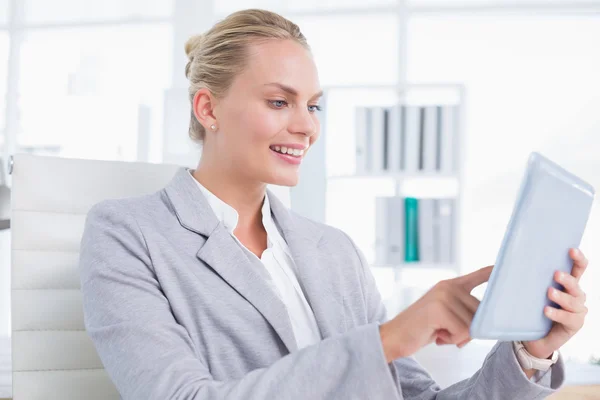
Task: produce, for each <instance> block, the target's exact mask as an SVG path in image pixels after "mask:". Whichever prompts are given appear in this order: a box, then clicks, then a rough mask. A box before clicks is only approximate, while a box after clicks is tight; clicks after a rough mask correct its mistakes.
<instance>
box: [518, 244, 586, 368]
mask: <svg viewBox="0 0 600 400" xmlns="http://www.w3.org/2000/svg"><path fill="white" fill-rule="evenodd" d="M569 255H570V257H571V258H572V259H573V269H572V271H571V274H570V275H569V274H567V273H564V272H560V271H556V272H555V273H554V280H555V281H556V282H558V283H560V284H561V285H562V286H563V287H564V288H565V289H564V291H560V290H557V289H555V288H553V287H550V288H549V289H548V298H549V299H550V300H552V301H553V302H555V303H556V304H558V305H560V306H561V307H562V309H558V308H555V307H551V306H546V308H545V309H544V314H545V315H546V316H547V317H548V318H549V319H551V320H552V321H554V324H553V326H552V329H551V330H550V332H549V333H548V335H547V336H546V337H544V338H542V339H539V340H534V341H530V342H524V343H523V344H524V345H525V348H526V349H527V351H528V352H529V353H530V354H531V355H533V356H534V357H537V358H548V357H550V356H551V355H552V353H553V352H554V351H555V350H558V349H559V348H560V347H561V346H562V345H564V344H565V343H566V342H567V341H569V339H571V337H573V335H575V334H576V333H577V332H578V331H579V330H580V329H581V327H582V326H583V322H584V320H585V316H586V314H587V312H588V309H587V307H586V306H585V299H586V296H585V293H584V292H583V290H581V287H579V280H580V279H581V276H582V275H583V273H584V272H585V269H586V268H587V266H588V260H587V259H586V258H585V256H584V255H583V253H582V252H581V251H580V250H579V249H570V250H569Z"/></svg>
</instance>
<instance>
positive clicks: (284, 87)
mask: <svg viewBox="0 0 600 400" xmlns="http://www.w3.org/2000/svg"><path fill="white" fill-rule="evenodd" d="M269 85H271V86H277V87H278V88H279V89H281V90H283V91H284V92H288V93H289V94H291V95H292V96H298V91H297V90H296V89H294V88H293V87H290V86H287V85H284V84H282V83H278V82H271V83H265V86H269ZM321 96H323V91H322V90H320V91H319V92H318V93H316V94H315V95H314V96H313V97H311V98H316V97H321Z"/></svg>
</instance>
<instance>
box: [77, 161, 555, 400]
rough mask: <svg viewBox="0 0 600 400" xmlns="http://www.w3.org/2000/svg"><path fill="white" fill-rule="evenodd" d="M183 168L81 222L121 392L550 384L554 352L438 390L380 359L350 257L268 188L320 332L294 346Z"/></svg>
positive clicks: (314, 393) (414, 395)
mask: <svg viewBox="0 0 600 400" xmlns="http://www.w3.org/2000/svg"><path fill="white" fill-rule="evenodd" d="M187 174H188V172H187V171H186V170H185V169H184V168H181V169H180V170H179V171H178V173H177V174H176V175H175V177H174V178H173V180H172V181H171V182H170V183H169V184H168V185H167V186H166V187H165V188H164V189H163V190H161V191H159V192H157V193H154V194H150V195H147V196H143V197H136V198H128V199H121V200H108V201H104V202H101V203H99V204H97V205H95V206H94V207H93V208H92V209H91V211H90V212H89V214H88V216H87V219H86V225H85V231H84V234H83V238H82V243H81V258H80V268H81V285H82V292H83V304H84V315H85V326H86V329H87V332H88V334H89V335H90V337H91V338H92V340H93V342H94V344H95V346H96V349H97V351H98V354H99V356H100V358H101V360H102V362H103V364H104V366H105V368H106V370H107V372H108V374H109V376H110V378H111V379H112V380H113V382H114V383H115V385H116V387H117V389H118V390H119V392H120V394H121V396H122V397H123V398H125V399H140V400H148V399H160V400H166V399H206V400H212V399H232V400H233V399H235V400H248V399H344V400H348V399H538V398H543V397H545V396H547V395H549V394H550V393H552V392H553V388H557V387H558V386H559V385H560V384H561V383H562V381H563V375H564V373H563V371H564V370H563V364H562V361H560V362H559V363H558V364H557V365H555V366H554V367H553V370H552V372H551V373H548V374H546V375H545V377H544V378H543V379H542V381H541V382H540V384H536V383H533V382H531V381H529V380H528V379H527V378H526V376H525V375H524V373H523V372H522V370H521V369H520V368H519V366H518V364H517V361H516V358H515V356H514V353H513V350H512V347H511V344H510V343H498V344H497V345H496V346H495V347H494V348H493V350H492V351H491V352H490V354H489V355H488V356H487V357H486V359H485V362H484V363H483V367H482V368H481V370H479V371H478V372H477V373H476V374H475V375H474V376H473V377H472V378H470V379H467V380H464V381H462V382H458V383H456V384H455V385H453V386H451V387H449V388H446V389H444V390H440V387H439V386H438V385H437V384H436V383H435V382H434V381H433V380H432V379H431V377H430V376H429V375H428V373H427V372H426V371H425V370H423V368H422V367H421V366H420V365H419V364H418V363H417V362H416V361H415V360H414V359H413V358H412V357H411V358H402V359H398V360H396V361H394V362H393V363H390V364H388V363H386V360H385V358H384V354H383V349H382V345H381V340H380V336H379V329H378V327H379V324H380V323H382V322H384V321H386V319H387V318H386V313H385V309H384V306H383V305H382V301H381V297H380V295H379V293H378V291H377V288H376V285H375V282H374V280H373V276H372V275H371V272H370V270H369V267H368V265H367V263H366V262H365V259H364V256H363V253H362V252H361V251H360V250H359V249H358V248H357V247H356V245H355V244H354V242H353V241H352V240H351V239H350V238H349V236H348V235H346V234H345V233H344V232H342V231H340V230H339V229H335V228H333V227H331V226H327V225H324V224H320V223H317V222H314V221H311V220H309V219H306V218H303V217H301V216H300V215H297V214H296V213H294V212H292V211H290V210H289V209H287V208H286V207H285V206H284V205H283V204H282V203H281V202H280V200H278V199H277V198H276V197H275V196H274V195H273V193H272V192H271V191H269V190H268V191H267V194H268V196H269V201H270V202H271V207H272V213H273V217H274V218H275V221H276V223H277V225H279V227H280V230H281V233H282V235H283V236H284V238H285V240H286V242H287V243H288V245H289V248H290V250H291V252H292V255H293V258H294V260H295V263H296V266H297V271H296V272H297V275H298V280H299V282H300V285H301V286H302V289H303V290H304V292H305V294H306V297H307V300H308V302H309V303H310V305H311V307H312V309H313V311H314V314H315V317H316V320H317V323H318V326H319V329H320V331H321V335H322V337H323V340H322V341H321V342H319V343H317V344H315V345H313V346H309V347H307V348H304V349H302V350H298V349H297V347H296V343H295V339H294V334H293V331H292V327H291V325H290V322H289V319H288V316H287V313H286V309H285V306H284V304H283V303H282V301H281V300H280V299H279V297H278V296H277V294H276V293H275V292H274V291H273V289H272V288H271V287H270V286H269V285H268V284H267V282H266V279H265V275H264V274H265V272H264V267H263V266H262V265H261V264H260V263H259V261H258V260H255V261H253V259H252V258H251V257H249V256H248V255H247V254H246V253H245V252H244V251H243V250H242V249H241V247H240V246H239V245H238V244H237V243H236V241H235V240H234V239H233V238H232V237H231V235H230V234H229V233H228V231H227V230H226V229H225V228H224V226H223V224H222V223H220V222H219V220H218V219H217V217H216V216H215V215H214V213H213V212H212V209H211V208H210V206H209V204H208V202H207V201H206V199H205V198H204V197H203V196H202V195H201V192H200V191H199V190H198V187H197V186H196V185H195V184H194V182H193V181H191V180H190V177H189V176H187ZM449 362H451V361H449Z"/></svg>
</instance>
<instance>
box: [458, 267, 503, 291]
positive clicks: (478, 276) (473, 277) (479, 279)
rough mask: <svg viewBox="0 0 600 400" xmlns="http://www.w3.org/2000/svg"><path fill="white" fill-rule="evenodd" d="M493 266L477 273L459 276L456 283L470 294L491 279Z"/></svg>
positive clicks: (481, 269)
mask: <svg viewBox="0 0 600 400" xmlns="http://www.w3.org/2000/svg"><path fill="white" fill-rule="evenodd" d="M493 268H494V266H493V265H489V266H487V267H484V268H480V269H478V270H477V271H474V272H471V273H470V274H467V275H463V276H459V277H458V278H456V281H457V282H458V283H459V284H460V285H462V286H463V287H464V288H465V289H467V291H468V292H469V293H470V292H471V290H473V289H474V288H476V287H477V286H479V285H481V284H482V283H485V282H487V281H488V279H490V275H491V274H492V269H493Z"/></svg>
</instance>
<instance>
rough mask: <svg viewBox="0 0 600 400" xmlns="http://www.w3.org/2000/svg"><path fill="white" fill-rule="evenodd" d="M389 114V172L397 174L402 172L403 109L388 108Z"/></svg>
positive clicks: (396, 107) (397, 107)
mask: <svg viewBox="0 0 600 400" xmlns="http://www.w3.org/2000/svg"><path fill="white" fill-rule="evenodd" d="M387 112H388V121H389V122H388V134H387V172H390V173H397V172H400V171H401V170H402V147H403V146H402V135H403V133H404V132H403V129H402V125H403V124H402V107H400V106H393V107H388V108H387Z"/></svg>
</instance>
